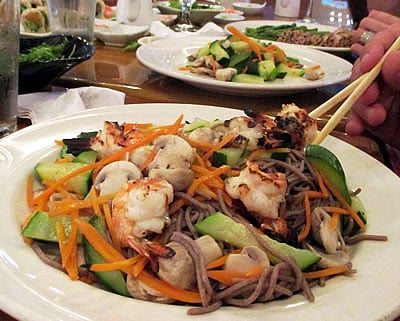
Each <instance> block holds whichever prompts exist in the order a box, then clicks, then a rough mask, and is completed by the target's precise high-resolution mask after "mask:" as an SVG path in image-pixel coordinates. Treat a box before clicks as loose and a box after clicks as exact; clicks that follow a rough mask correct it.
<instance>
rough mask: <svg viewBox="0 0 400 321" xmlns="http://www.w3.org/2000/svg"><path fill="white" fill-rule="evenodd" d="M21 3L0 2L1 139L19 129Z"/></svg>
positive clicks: (8, 0)
mask: <svg viewBox="0 0 400 321" xmlns="http://www.w3.org/2000/svg"><path fill="white" fill-rule="evenodd" d="M19 12H20V7H19V1H10V0H7V1H0V138H1V137H3V136H6V135H8V134H10V133H12V132H13V131H15V130H16V129H17V104H18V54H19V28H20V15H19Z"/></svg>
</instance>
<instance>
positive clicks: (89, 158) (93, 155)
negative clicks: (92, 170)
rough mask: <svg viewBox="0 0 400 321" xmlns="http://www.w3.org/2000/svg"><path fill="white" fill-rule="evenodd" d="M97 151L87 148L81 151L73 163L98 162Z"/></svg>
mask: <svg viewBox="0 0 400 321" xmlns="http://www.w3.org/2000/svg"><path fill="white" fill-rule="evenodd" d="M96 159H97V152H96V151H94V150H85V151H83V152H80V153H79V154H78V155H77V156H76V157H75V158H74V159H73V161H72V162H73V163H84V164H93V163H95V162H96Z"/></svg>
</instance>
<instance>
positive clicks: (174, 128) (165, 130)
mask: <svg viewBox="0 0 400 321" xmlns="http://www.w3.org/2000/svg"><path fill="white" fill-rule="evenodd" d="M182 119H183V115H181V116H180V117H179V118H178V119H177V120H176V121H175V123H173V124H172V125H167V126H160V127H157V128H155V129H154V130H153V131H152V133H151V134H149V135H147V136H146V137H144V138H143V139H142V140H140V141H137V142H135V143H133V144H131V145H128V146H126V147H124V148H122V149H120V150H119V151H118V152H116V153H114V154H112V155H111V156H109V157H105V158H103V159H101V160H99V161H97V162H95V163H93V164H88V165H86V166H83V167H81V168H79V169H77V170H75V171H73V172H72V173H70V174H68V175H66V176H64V177H62V178H61V179H59V180H58V181H57V182H55V183H54V184H52V185H51V186H49V187H48V188H47V189H46V190H45V191H44V192H43V193H41V194H40V195H39V196H37V197H36V198H34V199H33V203H34V204H38V203H39V202H40V201H47V199H48V198H49V197H50V195H51V194H52V193H54V192H55V191H56V190H57V187H58V186H59V185H63V184H64V183H65V182H67V181H69V180H70V179H71V178H73V177H75V176H77V175H79V174H81V173H84V172H87V171H90V170H94V173H93V175H94V177H95V176H96V173H97V171H98V170H99V169H100V168H101V167H103V166H104V165H106V164H109V163H111V162H113V161H115V160H119V159H121V158H122V157H123V156H125V155H126V153H128V152H131V151H132V150H135V149H136V148H138V147H141V146H144V145H146V144H148V143H150V142H151V141H153V140H154V139H155V138H157V137H159V136H161V135H167V134H176V133H177V132H178V130H179V129H180V128H181V127H182V126H183V125H182V124H181V122H182Z"/></svg>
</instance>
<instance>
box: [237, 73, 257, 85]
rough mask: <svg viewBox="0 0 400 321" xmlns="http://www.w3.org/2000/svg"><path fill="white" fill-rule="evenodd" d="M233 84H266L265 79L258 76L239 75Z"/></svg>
mask: <svg viewBox="0 0 400 321" xmlns="http://www.w3.org/2000/svg"><path fill="white" fill-rule="evenodd" d="M232 81H233V82H243V83H247V84H264V78H263V77H261V76H257V75H250V74H237V75H235V76H233V78H232Z"/></svg>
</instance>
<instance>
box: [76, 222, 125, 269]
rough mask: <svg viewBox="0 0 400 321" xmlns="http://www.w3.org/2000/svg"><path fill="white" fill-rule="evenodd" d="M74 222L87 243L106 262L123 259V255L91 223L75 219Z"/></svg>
mask: <svg viewBox="0 0 400 321" xmlns="http://www.w3.org/2000/svg"><path fill="white" fill-rule="evenodd" d="M76 224H77V225H78V227H79V230H80V231H81V232H82V234H83V235H84V236H85V238H86V239H87V240H88V241H89V243H90V244H91V245H92V246H93V247H94V249H95V250H96V251H97V252H99V254H100V255H101V256H102V257H103V258H104V259H105V260H106V261H107V262H110V263H111V262H115V261H122V260H125V257H124V256H123V255H122V254H121V253H120V252H118V251H117V250H116V249H115V248H114V247H113V246H112V245H111V244H109V243H108V242H107V241H106V240H105V239H104V238H103V237H102V236H101V235H100V234H99V233H98V232H97V231H96V229H95V228H94V227H93V226H92V225H90V224H89V223H87V222H85V221H82V220H76Z"/></svg>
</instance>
